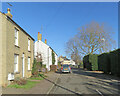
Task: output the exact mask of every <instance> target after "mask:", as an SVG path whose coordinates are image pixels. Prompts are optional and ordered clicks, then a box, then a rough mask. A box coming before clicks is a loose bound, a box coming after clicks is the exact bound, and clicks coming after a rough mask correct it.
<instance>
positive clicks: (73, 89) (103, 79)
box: [49, 68, 120, 96]
mask: <svg viewBox="0 0 120 96" xmlns="http://www.w3.org/2000/svg"><path fill="white" fill-rule="evenodd" d="M56 74H60V76H59V78H58V79H57V81H56V84H55V85H54V87H53V88H52V89H51V91H50V93H49V94H78V95H79V94H99V95H101V96H104V94H120V82H119V80H120V79H119V78H117V77H114V76H111V75H105V74H102V73H94V72H90V71H84V70H82V69H77V68H73V69H72V73H71V74H70V73H64V74H63V73H59V72H58V73H56Z"/></svg>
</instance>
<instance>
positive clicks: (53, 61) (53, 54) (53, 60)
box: [52, 50, 55, 65]
mask: <svg viewBox="0 0 120 96" xmlns="http://www.w3.org/2000/svg"><path fill="white" fill-rule="evenodd" d="M52 64H53V65H54V64H55V53H54V52H53V50H52Z"/></svg>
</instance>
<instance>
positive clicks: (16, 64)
mask: <svg viewBox="0 0 120 96" xmlns="http://www.w3.org/2000/svg"><path fill="white" fill-rule="evenodd" d="M14 72H18V55H17V54H15V55H14Z"/></svg>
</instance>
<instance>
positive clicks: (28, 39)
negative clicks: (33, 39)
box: [28, 38, 30, 51]
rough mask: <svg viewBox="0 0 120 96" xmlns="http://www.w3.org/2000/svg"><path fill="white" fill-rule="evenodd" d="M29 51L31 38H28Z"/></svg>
mask: <svg viewBox="0 0 120 96" xmlns="http://www.w3.org/2000/svg"><path fill="white" fill-rule="evenodd" d="M28 51H30V39H29V38H28Z"/></svg>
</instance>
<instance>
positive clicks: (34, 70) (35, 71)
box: [32, 59, 46, 77]
mask: <svg viewBox="0 0 120 96" xmlns="http://www.w3.org/2000/svg"><path fill="white" fill-rule="evenodd" d="M42 67H46V65H42V62H37V60H36V59H34V63H33V67H32V75H33V76H34V77H37V76H38V75H39V71H41V70H42Z"/></svg>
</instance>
